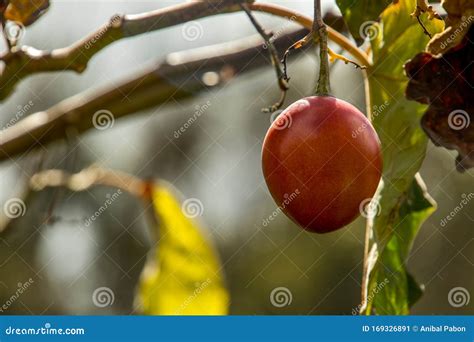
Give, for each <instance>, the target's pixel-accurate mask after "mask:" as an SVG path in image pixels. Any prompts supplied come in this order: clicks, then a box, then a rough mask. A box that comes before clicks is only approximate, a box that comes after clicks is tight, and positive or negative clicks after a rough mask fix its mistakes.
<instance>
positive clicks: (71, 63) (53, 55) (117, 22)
mask: <svg viewBox="0 0 474 342" xmlns="http://www.w3.org/2000/svg"><path fill="white" fill-rule="evenodd" d="M240 4H247V5H248V6H249V8H250V9H251V10H254V11H260V12H266V13H269V14H273V15H277V16H280V17H286V18H288V19H290V20H294V21H296V22H298V23H299V24H301V25H303V26H304V27H306V28H307V29H309V30H310V29H311V27H312V19H311V18H309V17H306V16H304V15H301V14H299V13H297V12H294V11H292V10H290V9H287V8H285V7H282V6H278V5H274V4H265V3H259V4H254V3H253V0H211V1H193V2H189V3H184V4H180V5H176V6H171V7H166V8H164V9H160V10H156V11H152V12H148V13H143V14H135V15H115V16H113V17H112V18H111V19H110V21H109V22H108V23H106V24H104V25H102V26H101V27H100V28H99V29H98V30H96V31H95V32H92V33H91V34H89V35H88V36H86V37H85V38H83V39H81V40H80V41H78V42H76V43H74V44H72V45H70V46H68V47H64V48H60V49H55V50H52V51H42V50H37V49H35V48H33V47H29V46H23V47H14V48H12V49H11V50H10V51H9V52H7V53H6V54H5V55H3V56H1V57H0V61H3V63H4V68H3V71H2V72H1V74H0V101H2V100H5V99H6V98H7V97H8V96H9V95H10V94H11V93H12V92H13V90H14V89H15V86H16V84H17V83H18V82H20V81H21V80H22V79H23V78H25V77H27V76H30V75H33V74H36V73H41V72H53V71H65V70H70V71H75V72H78V73H81V72H83V71H84V70H85V69H86V67H87V63H88V62H89V61H90V60H91V58H92V57H93V56H94V55H95V54H97V53H98V52H100V51H101V50H102V49H103V48H105V47H107V46H108V45H110V44H112V43H113V42H116V41H118V40H120V39H123V38H127V37H132V36H136V35H139V34H143V33H147V32H151V31H156V30H159V29H162V28H166V27H170V26H174V25H178V24H182V23H184V22H187V21H190V20H196V19H200V18H203V17H206V16H210V15H215V14H219V13H229V12H234V11H240V10H241V8H240V6H239V5H240ZM327 29H328V34H329V39H331V40H332V41H334V42H335V43H336V44H338V45H340V46H341V47H343V48H344V49H345V50H346V51H348V52H349V53H350V54H351V55H352V56H354V58H356V59H357V60H358V61H359V63H360V64H362V65H370V61H369V59H368V57H367V55H366V54H365V53H364V52H363V51H361V50H360V49H358V48H357V47H356V46H355V45H353V44H352V43H351V42H350V41H349V40H348V39H347V38H346V37H344V36H343V35H342V34H340V33H338V32H337V31H335V30H333V29H331V28H330V27H327Z"/></svg>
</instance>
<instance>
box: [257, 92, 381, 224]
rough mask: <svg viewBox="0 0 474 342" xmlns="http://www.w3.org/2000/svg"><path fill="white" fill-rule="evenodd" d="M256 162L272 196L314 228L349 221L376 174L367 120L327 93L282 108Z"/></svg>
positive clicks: (377, 160) (375, 145) (374, 143)
mask: <svg viewBox="0 0 474 342" xmlns="http://www.w3.org/2000/svg"><path fill="white" fill-rule="evenodd" d="M262 165H263V175H264V177H265V181H266V183H267V186H268V188H269V190H270V193H271V194H272V197H273V199H274V200H275V202H276V203H277V204H278V205H279V206H280V208H281V209H282V210H283V212H285V214H286V215H287V216H289V217H290V218H291V219H292V220H293V221H295V222H296V223H297V224H299V225H300V226H301V227H302V228H303V229H306V230H309V231H312V232H316V233H327V232H331V231H334V230H336V229H339V228H342V227H344V226H345V225H347V224H348V223H350V222H352V221H353V220H354V219H355V218H356V217H357V216H358V215H359V214H360V212H361V209H362V207H363V205H364V204H365V203H367V202H368V201H369V199H370V198H372V196H373V195H374V193H375V191H376V189H377V186H378V184H379V181H380V177H381V175H382V155H381V151H380V141H379V138H378V136H377V133H376V132H375V130H374V129H373V127H372V125H371V124H370V122H369V121H368V120H367V118H366V117H365V116H364V115H363V114H362V113H361V112H360V111H359V110H358V109H357V108H356V107H354V106H353V105H351V104H349V103H347V102H345V101H343V100H339V99H337V98H335V97H332V96H313V97H307V98H304V99H301V100H299V101H296V102H295V103H293V104H292V105H290V106H289V107H288V108H287V109H286V110H285V111H284V112H282V113H281V114H280V115H279V116H278V117H277V119H276V120H275V121H274V122H273V123H272V125H271V127H270V129H269V130H268V132H267V135H266V137H265V141H264V142H263V150H262Z"/></svg>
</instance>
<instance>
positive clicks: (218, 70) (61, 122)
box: [0, 29, 307, 160]
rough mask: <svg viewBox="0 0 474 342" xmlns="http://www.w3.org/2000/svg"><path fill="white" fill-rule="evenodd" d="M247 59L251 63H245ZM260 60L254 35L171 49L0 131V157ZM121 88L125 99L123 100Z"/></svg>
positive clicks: (282, 43) (294, 35) (287, 38)
mask: <svg viewBox="0 0 474 342" xmlns="http://www.w3.org/2000/svg"><path fill="white" fill-rule="evenodd" d="M306 33H307V30H304V29H303V30H297V31H291V32H288V31H286V32H285V33H284V34H282V35H281V36H280V37H278V38H276V39H275V40H274V42H273V43H274V45H275V47H276V49H277V51H278V52H279V53H283V52H284V51H285V50H286V48H287V47H288V45H290V44H291V43H292V42H293V41H295V40H297V39H298V37H301V36H302V35H305V34H306ZM249 61H252V63H250V64H248V63H249ZM264 65H270V60H269V57H268V56H267V54H266V53H265V49H264V45H263V44H262V39H261V37H260V36H259V35H256V36H253V37H251V38H245V39H242V40H239V41H236V42H233V43H224V44H219V45H215V46H209V47H206V48H199V49H196V50H191V51H185V52H180V53H172V54H170V55H168V56H167V57H166V58H165V60H164V61H163V62H162V63H159V64H158V65H157V66H152V67H150V68H149V69H148V70H147V71H145V72H144V73H143V74H141V75H139V76H138V77H134V78H132V79H130V80H128V81H126V82H123V83H122V84H119V85H118V86H115V87H113V88H108V89H107V88H106V89H104V90H99V91H98V90H93V91H86V92H84V93H81V94H78V95H75V96H73V97H71V98H69V99H66V100H64V101H62V102H60V103H59V104H57V105H55V106H54V107H52V108H50V109H49V110H47V111H44V112H38V113H34V114H31V115H30V116H28V117H26V118H25V119H23V120H21V121H19V122H18V123H16V124H15V125H14V126H12V127H9V128H8V129H6V130H4V131H0V160H5V159H8V158H13V157H15V156H18V155H20V154H21V153H24V152H26V151H29V150H31V149H32V148H34V147H38V146H40V145H46V144H48V143H50V142H53V141H56V140H60V139H62V138H64V136H65V132H66V131H67V127H68V126H74V128H75V129H76V130H77V132H78V133H81V132H84V131H86V130H88V129H90V128H92V127H93V116H94V113H96V112H97V111H100V110H107V111H110V112H111V113H112V114H113V118H118V117H121V116H125V115H129V114H132V113H135V112H137V111H140V110H144V109H147V108H150V107H153V106H156V105H159V104H163V103H166V102H168V101H170V100H171V99H173V98H174V99H182V98H186V97H190V96H192V95H194V94H196V93H198V92H200V91H202V90H205V89H212V88H214V87H217V86H221V85H223V84H225V83H227V82H228V81H230V80H231V79H232V78H233V77H234V76H237V75H239V74H242V73H244V72H249V71H251V70H254V69H256V68H257V67H260V66H264ZM208 72H212V73H215V75H217V76H218V79H219V82H218V83H217V84H214V83H213V84H206V83H205V80H203V75H204V74H206V73H208ZM190 75H194V77H190ZM124 94H125V95H126V96H127V101H123V98H124Z"/></svg>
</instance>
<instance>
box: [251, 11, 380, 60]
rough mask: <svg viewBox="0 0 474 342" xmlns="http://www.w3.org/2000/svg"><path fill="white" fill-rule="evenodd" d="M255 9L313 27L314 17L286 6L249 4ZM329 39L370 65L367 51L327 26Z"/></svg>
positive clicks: (308, 27)
mask: <svg viewBox="0 0 474 342" xmlns="http://www.w3.org/2000/svg"><path fill="white" fill-rule="evenodd" d="M248 6H249V8H250V9H251V10H253V11H260V12H265V13H268V14H273V15H275V16H278V17H282V18H291V20H292V21H294V22H296V23H299V24H300V25H302V26H303V27H305V28H307V29H308V30H311V29H312V28H313V19H311V18H310V17H308V16H305V15H303V14H301V13H298V12H295V11H293V10H291V9H289V8H286V7H284V6H279V5H275V4H266V3H253V4H249V5H248ZM326 28H327V32H328V36H329V39H330V40H331V41H332V42H334V43H336V44H337V45H339V46H340V47H342V48H343V49H344V50H345V51H347V52H348V53H349V54H350V55H351V56H353V57H354V58H355V59H356V60H357V62H359V63H360V64H361V65H365V66H370V65H371V62H370V59H369V56H368V55H367V53H365V52H364V51H363V50H361V49H359V48H358V47H357V46H355V45H354V44H353V43H352V42H351V41H350V40H349V39H348V38H347V37H345V36H344V35H342V34H341V33H339V32H337V31H336V30H334V29H332V28H331V27H329V26H327V27H326Z"/></svg>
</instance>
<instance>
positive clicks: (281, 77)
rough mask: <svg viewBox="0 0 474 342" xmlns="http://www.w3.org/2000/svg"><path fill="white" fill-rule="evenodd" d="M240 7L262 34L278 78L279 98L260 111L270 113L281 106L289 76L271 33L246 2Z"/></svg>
mask: <svg viewBox="0 0 474 342" xmlns="http://www.w3.org/2000/svg"><path fill="white" fill-rule="evenodd" d="M240 7H242V9H243V10H244V11H245V13H246V14H247V16H248V17H249V19H250V21H251V23H252V25H253V26H254V27H255V29H256V30H257V32H258V33H259V34H260V35H261V36H262V38H263V40H264V41H265V46H266V47H267V49H268V52H269V53H270V58H271V60H272V65H273V67H274V68H275V73H276V76H277V79H278V86H279V87H280V91H281V95H280V99H279V100H278V102H276V103H275V104H273V105H272V106H270V107H268V108H263V109H262V111H263V112H265V113H271V112H274V111H276V110H278V109H280V108H281V106H283V103H284V101H285V97H286V92H287V91H288V89H289V85H288V81H289V78H288V76H287V73H286V65H285V66H284V65H283V64H282V62H281V61H280V58H279V57H278V51H277V49H276V48H275V46H274V45H273V41H272V39H273V35H272V34H271V33H267V32H266V31H265V29H264V28H263V27H262V25H260V23H259V22H258V21H257V19H256V18H255V17H254V15H253V14H252V11H251V10H250V9H249V8H248V6H247V5H246V4H241V5H240ZM285 63H286V61H285Z"/></svg>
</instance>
